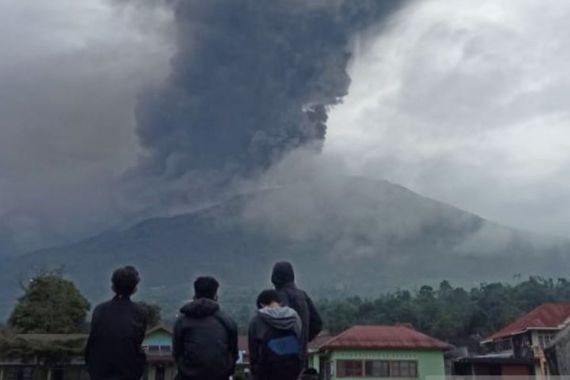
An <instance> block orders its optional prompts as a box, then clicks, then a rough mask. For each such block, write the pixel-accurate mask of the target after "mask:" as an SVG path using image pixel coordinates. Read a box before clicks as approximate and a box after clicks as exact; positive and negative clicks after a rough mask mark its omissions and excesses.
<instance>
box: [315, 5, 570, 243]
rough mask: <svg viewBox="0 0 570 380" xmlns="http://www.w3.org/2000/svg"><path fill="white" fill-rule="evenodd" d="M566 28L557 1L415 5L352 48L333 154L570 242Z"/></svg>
mask: <svg viewBox="0 0 570 380" xmlns="http://www.w3.org/2000/svg"><path fill="white" fill-rule="evenodd" d="M569 16H570V3H568V2H567V1H564V0H560V1H557V0H548V1H539V0H505V1H494V0H484V1H477V2H473V1H470V0H463V1H461V0H431V1H421V2H416V3H414V4H413V5H412V6H411V7H409V8H408V9H407V10H406V11H405V12H402V13H401V14H400V15H399V16H398V18H395V19H394V20H393V23H392V26H391V27H390V29H389V30H387V31H384V33H383V34H382V35H380V36H377V37H375V38H373V39H372V40H371V41H366V42H361V43H360V49H358V48H357V50H359V54H358V56H357V57H356V59H355V60H354V61H353V63H352V65H351V69H350V74H351V77H352V79H353V83H352V86H351V89H350V94H349V95H348V96H347V97H346V98H345V101H344V104H342V105H340V106H338V107H337V108H336V109H334V110H333V112H332V113H331V119H330V122H329V134H328V136H327V145H326V147H327V150H328V152H331V153H335V154H341V155H343V156H344V157H345V158H346V162H347V164H348V165H349V166H350V167H351V169H352V170H353V171H355V172H358V173H364V174H366V175H370V176H374V177H382V178H387V179H389V180H392V181H394V182H397V183H400V184H402V185H404V186H407V187H409V188H411V189H413V190H415V191H417V192H420V193H422V194H424V195H427V196H431V197H433V198H436V199H439V200H442V201H445V202H449V203H451V204H453V205H456V206H458V207H460V208H463V209H466V210H469V211H472V212H476V213H478V214H480V215H482V216H484V217H487V218H489V219H492V220H495V221H498V222H501V223H504V224H507V225H512V226H516V227H520V228H525V229H530V230H535V231H541V232H546V233H555V234H560V235H563V236H569V235H570V209H569V207H568V205H569V204H570V191H569V190H570V178H569V177H568V175H567V174H568V169H570V149H569V148H570V72H569V71H568V69H567V65H568V62H570V37H568V36H570V24H568V22H567V19H568V17H569ZM357 46H358V44H357Z"/></svg>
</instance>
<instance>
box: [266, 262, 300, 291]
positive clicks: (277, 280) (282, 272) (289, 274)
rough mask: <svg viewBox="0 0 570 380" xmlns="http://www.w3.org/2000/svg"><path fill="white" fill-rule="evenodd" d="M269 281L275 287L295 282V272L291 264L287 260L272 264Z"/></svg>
mask: <svg viewBox="0 0 570 380" xmlns="http://www.w3.org/2000/svg"><path fill="white" fill-rule="evenodd" d="M271 282H272V283H273V285H275V287H276V288H278V289H279V288H280V287H282V286H284V285H287V284H290V283H292V282H295V272H294V271H293V265H291V263H290V262H288V261H280V262H278V263H275V265H274V266H273V273H272V274H271Z"/></svg>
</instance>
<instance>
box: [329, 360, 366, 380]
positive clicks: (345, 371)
mask: <svg viewBox="0 0 570 380" xmlns="http://www.w3.org/2000/svg"><path fill="white" fill-rule="evenodd" d="M336 374H337V376H338V377H362V376H363V375H364V374H363V371H362V361H361V360H337V361H336Z"/></svg>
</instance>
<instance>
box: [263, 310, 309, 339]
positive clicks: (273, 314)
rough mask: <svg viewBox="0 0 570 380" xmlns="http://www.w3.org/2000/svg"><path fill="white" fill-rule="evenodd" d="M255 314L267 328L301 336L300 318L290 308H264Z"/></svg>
mask: <svg viewBox="0 0 570 380" xmlns="http://www.w3.org/2000/svg"><path fill="white" fill-rule="evenodd" d="M257 313H258V315H259V317H260V318H261V319H263V320H264V321H265V322H266V323H267V324H268V325H269V326H271V327H274V328H276V329H278V330H292V331H294V332H295V335H297V336H298V337H300V336H301V326H302V325H301V318H299V315H298V314H297V312H296V311H295V310H293V309H291V308H290V307H287V306H280V307H264V308H263V309H260V310H259V311H258V312H257Z"/></svg>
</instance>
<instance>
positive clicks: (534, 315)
mask: <svg viewBox="0 0 570 380" xmlns="http://www.w3.org/2000/svg"><path fill="white" fill-rule="evenodd" d="M569 317H570V303H545V304H543V305H540V306H539V307H537V308H536V309H534V310H532V311H531V312H530V313H528V314H526V315H523V316H522V317H521V318H519V319H517V320H516V321H514V322H513V323H511V324H510V325H508V326H506V327H504V328H503V329H502V330H499V331H498V332H496V333H495V334H493V335H491V336H490V337H489V338H487V339H485V341H492V340H497V339H501V338H506V337H508V336H512V335H517V334H520V333H523V332H525V331H527V330H533V329H552V328H560V327H562V326H563V325H564V322H565V321H566V320H567V319H568V318H569Z"/></svg>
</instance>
